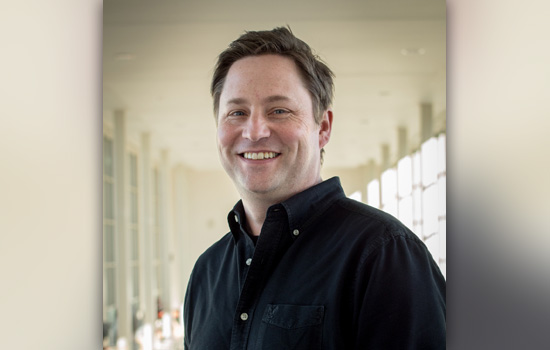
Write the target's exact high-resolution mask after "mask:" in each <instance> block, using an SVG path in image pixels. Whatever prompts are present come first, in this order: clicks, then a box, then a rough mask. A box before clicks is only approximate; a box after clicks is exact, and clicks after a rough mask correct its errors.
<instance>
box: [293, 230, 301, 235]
mask: <svg viewBox="0 0 550 350" xmlns="http://www.w3.org/2000/svg"><path fill="white" fill-rule="evenodd" d="M292 234H293V235H294V236H298V235H299V234H300V231H298V230H294V231H292Z"/></svg>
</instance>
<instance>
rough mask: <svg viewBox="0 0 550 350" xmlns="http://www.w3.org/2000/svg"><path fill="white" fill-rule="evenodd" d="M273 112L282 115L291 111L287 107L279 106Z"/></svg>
mask: <svg viewBox="0 0 550 350" xmlns="http://www.w3.org/2000/svg"><path fill="white" fill-rule="evenodd" d="M271 113H273V114H276V115H282V114H287V113H289V112H288V111H287V110H286V109H282V108H277V109H274V110H273V112H271Z"/></svg>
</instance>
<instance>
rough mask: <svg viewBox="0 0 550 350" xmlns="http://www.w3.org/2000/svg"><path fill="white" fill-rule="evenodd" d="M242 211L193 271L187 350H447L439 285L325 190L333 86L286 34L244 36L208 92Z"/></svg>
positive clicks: (412, 244) (420, 263) (397, 233)
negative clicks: (325, 151)
mask: <svg viewBox="0 0 550 350" xmlns="http://www.w3.org/2000/svg"><path fill="white" fill-rule="evenodd" d="M211 92H212V96H213V98H214V112H215V116H216V123H217V131H218V133H217V135H218V137H217V141H218V150H219V155H220V159H221V162H222V165H223V167H224V169H225V171H226V172H227V174H228V175H229V176H230V177H231V179H232V180H233V182H234V184H235V186H236V188H237V190H238V192H239V194H240V195H241V198H242V199H241V200H240V201H239V202H238V203H237V204H236V205H235V207H234V208H233V210H232V211H231V212H230V213H229V215H228V222H229V228H230V232H229V233H228V234H227V235H225V236H224V237H223V238H222V239H221V240H220V241H218V242H217V243H215V244H214V245H213V246H212V247H210V248H209V249H208V250H207V251H206V252H205V253H203V254H202V255H201V257H200V258H199V259H198V261H197V263H196V265H195V267H194V269H193V272H192V275H191V278H190V281H189V285H188V289H187V293H186V297H185V306H184V316H185V340H184V343H185V348H186V349H193V350H194V349H201V350H204V349H216V350H220V349H258V350H260V349H444V348H445V281H444V279H443V276H442V275H441V272H440V271H439V269H438V267H437V265H436V264H435V262H434V261H433V259H432V257H431V255H430V254H429V252H428V250H427V249H426V247H425V246H424V244H423V243H422V242H421V241H420V240H419V239H418V238H417V237H416V235H415V234H414V233H412V232H411V231H409V230H408V229H407V228H406V227H405V226H404V225H402V224H401V223H400V222H399V221H397V220H396V219H395V218H393V217H391V216H390V215H388V214H386V213H384V212H381V211H379V210H377V209H374V208H371V207H369V206H367V205H364V204H361V203H359V202H356V201H353V200H350V199H347V198H346V196H345V195H344V192H343V190H342V188H341V186H340V181H339V179H338V178H337V177H335V178H332V179H329V180H327V181H324V182H323V181H322V180H321V176H320V169H321V163H322V155H323V147H324V146H325V145H326V144H327V142H328V141H329V139H330V133H331V129H332V122H333V115H332V111H331V103H332V96H333V80H332V72H331V71H330V69H329V68H328V67H327V66H326V65H325V64H324V63H322V62H321V61H320V60H319V59H318V58H317V57H316V56H315V55H313V54H312V52H311V49H310V48H309V46H308V45H307V44H306V43H304V42H303V41H301V40H299V39H297V38H296V37H295V36H294V35H293V34H292V33H291V32H290V30H288V29H286V28H275V29H273V30H271V31H259V32H247V33H245V34H244V35H242V36H241V37H240V38H239V39H237V40H236V41H234V42H233V43H231V45H230V46H229V48H228V49H226V50H225V51H224V52H223V53H221V54H220V56H219V59H218V63H217V65H216V69H215V72H214V77H213V80H212V86H211Z"/></svg>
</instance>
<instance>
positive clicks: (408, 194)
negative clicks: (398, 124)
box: [367, 134, 447, 276]
mask: <svg viewBox="0 0 550 350" xmlns="http://www.w3.org/2000/svg"><path fill="white" fill-rule="evenodd" d="M445 142H446V138H445V134H440V135H439V136H437V137H432V138H430V139H429V140H427V141H425V142H424V143H423V144H422V145H421V147H420V150H418V151H416V152H414V153H413V154H412V155H408V156H405V157H403V158H401V159H400V160H399V161H398V162H397V167H393V168H390V169H387V170H386V171H384V172H383V173H382V175H381V176H380V181H379V180H378V179H374V180H372V181H370V182H369V183H368V185H367V204H369V205H371V206H373V207H376V208H380V209H382V210H384V211H385V212H387V213H389V214H391V215H393V216H395V217H397V218H398V219H399V220H400V221H401V222H402V223H403V224H405V225H406V226H407V227H409V228H410V229H411V230H412V231H413V232H414V233H415V234H417V235H418V236H419V237H420V239H422V240H423V241H424V242H425V244H426V246H427V247H428V250H429V251H430V253H431V254H432V256H433V258H434V260H435V261H436V262H437V263H438V264H439V266H440V268H441V272H442V273H443V275H444V276H445V275H446V261H447V259H446V242H447V237H446V222H447V217H446V165H445V162H446V157H445V151H446V149H445Z"/></svg>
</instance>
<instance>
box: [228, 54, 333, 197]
mask: <svg viewBox="0 0 550 350" xmlns="http://www.w3.org/2000/svg"><path fill="white" fill-rule="evenodd" d="M217 118H218V119H217V120H218V151H219V154H220V159H221V162H222V165H223V167H224V169H225V171H226V172H227V174H229V176H230V177H231V178H232V180H233V182H234V183H235V185H236V187H237V190H238V191H239V193H240V194H241V196H243V197H244V196H246V195H249V196H250V195H253V196H256V198H261V199H266V200H270V201H282V200H285V199H287V198H289V197H291V196H292V195H294V194H296V193H299V192H301V191H303V190H305V189H307V188H309V187H311V186H313V185H315V184H317V183H318V182H320V181H321V178H320V166H321V165H320V154H319V152H320V150H321V148H322V147H323V146H325V144H326V143H327V142H328V140H329V138H330V131H331V126H332V112H331V111H326V112H325V113H324V115H323V119H322V121H321V122H320V124H317V123H315V120H314V117H313V106H312V100H311V97H310V95H309V92H308V90H307V89H306V88H305V87H304V84H303V82H302V79H301V77H300V73H299V71H298V68H297V67H296V64H295V63H294V62H293V61H292V60H291V59H290V58H287V57H283V56H279V55H262V56H251V57H245V58H243V59H240V60H238V61H236V62H235V63H234V64H233V65H232V66H231V68H230V69H229V72H228V74H227V77H226V79H225V84H224V87H223V90H222V93H221V95H220V107H219V112H218V116H217Z"/></svg>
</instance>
